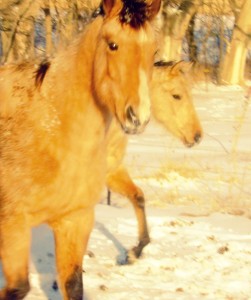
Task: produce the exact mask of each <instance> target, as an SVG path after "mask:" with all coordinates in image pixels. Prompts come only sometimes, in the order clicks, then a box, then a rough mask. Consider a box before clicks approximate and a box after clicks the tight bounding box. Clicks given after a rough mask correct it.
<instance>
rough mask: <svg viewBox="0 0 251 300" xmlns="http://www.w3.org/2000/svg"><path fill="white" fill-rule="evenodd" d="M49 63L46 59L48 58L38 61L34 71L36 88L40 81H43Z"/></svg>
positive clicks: (38, 86)
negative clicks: (38, 63)
mask: <svg viewBox="0 0 251 300" xmlns="http://www.w3.org/2000/svg"><path fill="white" fill-rule="evenodd" d="M50 65H51V63H50V62H49V61H48V60H44V61H42V62H41V63H40V65H39V67H38V69H37V70H36V72H35V86H36V87H37V88H40V87H41V85H42V83H43V80H44V77H45V75H46V73H47V71H48V69H49V67H50Z"/></svg>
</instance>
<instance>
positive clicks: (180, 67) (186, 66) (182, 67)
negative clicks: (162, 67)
mask: <svg viewBox="0 0 251 300" xmlns="http://www.w3.org/2000/svg"><path fill="white" fill-rule="evenodd" d="M192 66H193V62H186V61H184V60H181V61H179V62H177V63H176V64H174V65H173V66H172V67H171V70H170V73H171V74H172V75H178V73H183V74H186V73H188V72H189V71H190V69H191V67H192Z"/></svg>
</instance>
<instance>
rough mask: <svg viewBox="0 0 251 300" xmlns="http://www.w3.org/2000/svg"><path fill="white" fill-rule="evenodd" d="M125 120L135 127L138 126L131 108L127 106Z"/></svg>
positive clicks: (137, 120) (138, 122) (138, 123)
mask: <svg viewBox="0 0 251 300" xmlns="http://www.w3.org/2000/svg"><path fill="white" fill-rule="evenodd" d="M126 118H127V119H128V120H129V121H130V122H131V123H132V124H133V125H134V126H136V127H138V126H140V121H139V119H138V118H137V116H136V115H135V113H134V111H133V109H132V107H131V106H129V107H128V108H127V110H126Z"/></svg>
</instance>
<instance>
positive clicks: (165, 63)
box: [154, 60, 176, 67]
mask: <svg viewBox="0 0 251 300" xmlns="http://www.w3.org/2000/svg"><path fill="white" fill-rule="evenodd" d="M175 64H176V61H174V60H171V61H165V60H160V61H156V62H155V63H154V66H155V67H172V66H173V65H175Z"/></svg>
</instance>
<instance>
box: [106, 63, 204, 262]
mask: <svg viewBox="0 0 251 300" xmlns="http://www.w3.org/2000/svg"><path fill="white" fill-rule="evenodd" d="M191 66H192V64H191V63H188V62H184V61H180V62H164V61H160V62H157V63H155V67H154V71H153V79H152V82H151V88H150V89H151V93H152V97H151V103H152V115H153V117H154V118H155V119H156V120H157V121H158V122H159V123H160V124H162V125H163V126H164V127H165V129H166V130H167V131H168V132H170V133H172V134H173V135H174V136H176V137H177V138H179V139H180V140H181V141H182V142H183V143H184V145H185V146H187V147H192V146H194V145H195V144H197V143H199V142H200V140H201V138H202V135H203V133H202V127H201V124H200V120H199V118H198V115H197V113H196V111H195V108H194V105H193V98H192V95H191V91H190V85H189V82H188V79H187V74H189V71H190V68H191ZM107 141H108V146H107V166H108V169H107V175H106V185H107V187H108V189H109V190H110V191H112V192H115V193H119V194H121V195H123V196H125V197H127V198H128V199H129V200H130V202H131V203H132V205H133V208H134V210H135V214H136V217H137V221H138V233H139V237H138V245H137V246H135V247H133V248H132V249H131V250H130V251H128V253H127V257H126V261H125V262H126V263H133V262H134V261H135V259H136V258H138V257H140V255H141V254H142V251H143V248H144V247H145V246H146V245H147V244H148V243H149V242H150V236H149V232H148V226H147V219H146V213H145V196H144V193H143V191H142V190H141V189H140V188H139V187H138V186H137V185H136V184H135V183H134V182H133V180H132V179H131V177H130V175H129V173H128V170H127V169H126V167H125V166H124V165H123V158H124V156H125V152H126V146H127V141H128V139H127V137H126V135H125V134H124V133H123V132H122V131H121V129H120V128H119V126H118V125H117V123H116V122H115V121H113V122H112V125H111V127H110V130H109V133H108V139H107Z"/></svg>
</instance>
